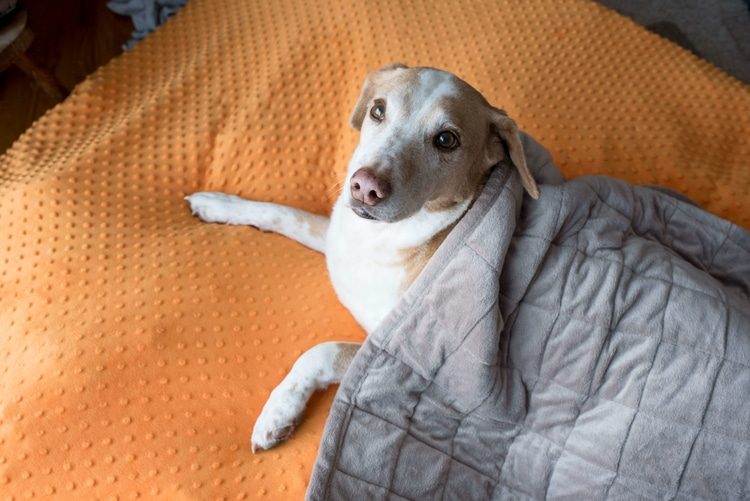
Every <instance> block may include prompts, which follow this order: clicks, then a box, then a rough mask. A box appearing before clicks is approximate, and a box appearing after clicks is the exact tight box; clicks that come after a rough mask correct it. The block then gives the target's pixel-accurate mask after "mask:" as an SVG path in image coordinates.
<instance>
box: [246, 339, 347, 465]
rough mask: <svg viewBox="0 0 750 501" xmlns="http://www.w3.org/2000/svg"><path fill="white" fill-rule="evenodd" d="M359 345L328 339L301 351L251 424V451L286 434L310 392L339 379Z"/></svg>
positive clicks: (272, 442) (269, 443)
mask: <svg viewBox="0 0 750 501" xmlns="http://www.w3.org/2000/svg"><path fill="white" fill-rule="evenodd" d="M360 346H361V345H359V344H356V343H337V342H328V343H321V344H318V345H316V346H313V347H312V348H310V349H309V350H307V351H306V352H305V353H303V354H302V355H301V356H300V357H299V358H298V359H297V361H296V362H295V363H294V366H293V367H292V370H291V371H289V374H287V376H286V377H285V378H284V380H283V381H282V382H281V383H280V384H279V385H278V386H277V387H276V388H274V390H273V391H272V392H271V396H270V397H269V398H268V401H267V402H266V405H265V406H263V411H261V413H260V416H259V417H258V420H257V421H256V422H255V427H254V428H253V435H252V439H251V446H252V450H253V452H255V451H257V450H262V449H270V448H271V447H273V446H275V445H276V444H278V443H279V442H282V441H284V440H286V439H287V438H289V436H290V435H291V434H292V432H294V429H295V427H296V426H297V424H298V423H299V421H300V419H302V414H303V413H304V411H305V406H306V405H307V401H308V400H309V399H310V396H311V395H312V394H313V392H315V390H323V389H325V388H327V387H328V386H329V385H331V384H334V383H339V382H340V381H341V378H343V377H344V374H345V373H346V369H347V368H348V367H349V364H350V363H351V361H352V359H353V358H354V355H355V354H356V353H357V350H359V347H360Z"/></svg>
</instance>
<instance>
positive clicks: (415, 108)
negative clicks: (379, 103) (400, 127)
mask: <svg viewBox="0 0 750 501" xmlns="http://www.w3.org/2000/svg"><path fill="white" fill-rule="evenodd" d="M389 84H390V85H387V93H388V94H389V96H388V98H389V101H392V102H394V104H396V103H397V105H398V106H400V107H402V109H403V111H404V112H405V113H407V114H409V115H412V116H414V117H415V118H416V117H417V116H419V117H421V118H422V119H424V118H425V115H430V116H432V117H437V116H441V115H454V116H455V115H464V114H466V113H471V110H473V109H475V107H476V106H482V105H486V101H485V100H484V98H483V97H482V96H481V94H480V93H479V92H478V91H477V90H476V89H474V88H473V87H472V86H470V85H469V84H467V83H466V82H464V81H463V80H461V79H460V78H458V77H457V76H455V75H453V74H452V73H448V72H445V71H441V70H436V69H432V68H409V69H401V70H396V71H395V72H394V73H393V74H392V76H391V79H390V82H389Z"/></svg>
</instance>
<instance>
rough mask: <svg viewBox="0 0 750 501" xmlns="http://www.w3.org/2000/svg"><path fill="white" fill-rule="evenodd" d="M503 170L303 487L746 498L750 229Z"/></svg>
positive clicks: (614, 184)
mask: <svg viewBox="0 0 750 501" xmlns="http://www.w3.org/2000/svg"><path fill="white" fill-rule="evenodd" d="M525 143H526V148H527V152H528V157H529V160H530V162H529V163H530V164H531V166H532V168H533V169H534V170H535V172H536V176H537V178H538V179H539V180H540V182H541V183H542V186H541V187H542V195H541V197H540V199H539V200H538V201H533V200H530V199H528V197H527V198H525V199H523V197H522V190H521V186H520V184H519V182H518V180H517V178H516V175H515V174H512V171H511V169H508V168H506V167H501V168H498V169H496V170H495V172H494V173H493V174H492V176H491V177H490V179H489V181H488V183H487V185H486V186H485V188H484V190H483V192H482V194H481V196H480V197H479V199H478V200H477V201H476V203H475V204H474V205H473V206H472V208H471V209H470V210H469V212H468V213H467V214H466V216H465V217H464V218H463V219H462V220H461V221H460V222H459V224H458V225H457V226H456V227H455V228H454V230H453V231H452V232H451V233H450V235H449V236H448V238H447V239H446V241H445V242H444V243H443V245H442V246H441V247H440V248H439V249H438V251H437V253H436V254H435V255H434V256H433V258H432V259H431V260H430V262H429V263H428V265H427V267H426V268H425V270H424V271H423V273H422V274H421V276H420V277H419V278H418V279H417V281H416V282H415V283H414V284H413V285H412V287H411V288H410V289H409V291H408V292H407V293H406V295H405V297H404V298H403V300H402V301H401V303H400V304H399V305H398V307H397V308H395V310H394V311H392V312H391V314H390V316H389V317H387V319H386V320H385V321H384V322H383V324H382V325H381V326H380V327H379V328H378V329H377V331H376V332H374V333H373V334H371V335H370V336H369V337H368V339H367V342H366V343H365V345H364V346H363V348H362V349H361V351H360V352H359V354H358V355H357V356H356V358H355V360H354V362H353V364H352V366H351V368H350V369H349V372H348V373H347V375H346V377H345V379H344V381H343V382H342V384H341V387H340V388H339V391H338V393H337V395H336V399H335V401H334V404H333V406H332V409H331V414H330V417H329V419H328V423H327V425H326V429H325V432H324V436H323V439H322V442H321V446H320V451H319V455H318V458H317V461H316V464H315V467H314V471H313V476H312V479H311V483H310V486H309V489H308V497H309V498H310V499H402V498H409V499H460V500H468V499H529V498H534V499H538V498H544V497H548V498H555V499H575V500H578V499H601V498H612V499H653V498H662V499H663V498H674V497H677V498H684V499H688V498H690V499H692V498H708V499H742V498H744V499H748V498H750V299H749V296H750V233H748V232H747V231H745V230H743V229H741V228H738V227H736V226H734V225H732V224H730V223H728V222H727V221H724V220H722V219H719V218H717V217H715V216H713V215H711V214H709V213H707V212H704V211H703V210H701V209H700V208H698V207H695V206H693V205H691V204H690V203H688V202H686V201H685V200H684V199H681V198H679V197H675V196H672V195H670V194H668V193H664V192H662V191H660V190H656V189H652V188H646V187H634V186H631V185H628V184H625V183H622V182H619V181H616V180H614V179H610V178H605V177H589V178H579V179H576V180H574V181H570V182H562V179H561V178H560V176H559V174H558V173H557V171H556V169H555V168H554V166H553V165H552V162H551V160H550V158H549V155H548V154H547V153H546V151H544V149H543V148H542V147H541V146H539V145H538V144H536V143H534V142H533V140H530V139H529V138H526V139H525Z"/></svg>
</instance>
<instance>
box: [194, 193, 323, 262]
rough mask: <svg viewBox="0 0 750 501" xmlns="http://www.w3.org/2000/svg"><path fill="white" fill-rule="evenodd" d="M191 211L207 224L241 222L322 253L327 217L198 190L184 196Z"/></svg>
mask: <svg viewBox="0 0 750 501" xmlns="http://www.w3.org/2000/svg"><path fill="white" fill-rule="evenodd" d="M185 200H187V201H188V202H189V203H190V209H191V210H192V211H193V214H194V215H196V216H198V217H199V218H201V219H202V220H203V221H206V222H208V223H225V224H241V225H248V226H255V227H257V228H259V229H261V230H263V231H273V232H274V233H280V234H281V235H284V236H285V237H289V238H291V239H292V240H296V241H297V242H299V243H301V244H302V245H305V246H307V247H310V248H311V249H314V250H316V251H318V252H325V241H326V233H327V232H328V218H327V217H324V216H319V215H317V214H312V213H310V212H305V211H303V210H299V209H294V208H292V207H286V206H283V205H278V204H273V203H268V202H254V201H252V200H245V199H243V198H240V197H238V196H235V195H227V194H224V193H214V192H198V193H193V194H192V195H188V196H186V197H185Z"/></svg>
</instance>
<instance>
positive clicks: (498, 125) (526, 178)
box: [490, 108, 539, 200]
mask: <svg viewBox="0 0 750 501" xmlns="http://www.w3.org/2000/svg"><path fill="white" fill-rule="evenodd" d="M490 127H491V129H492V130H491V135H492V137H491V138H490V141H493V142H494V141H497V143H495V144H494V145H492V146H491V148H492V149H497V148H503V144H505V146H506V147H507V149H508V154H509V155H510V160H511V162H513V165H514V166H515V167H516V169H517V170H518V174H519V175H520V176H521V184H522V185H523V187H524V189H526V192H527V193H528V194H529V196H530V197H531V198H533V199H534V200H536V199H538V198H539V188H538V187H537V185H536V181H535V180H534V176H532V175H531V171H530V170H529V166H528V165H527V164H526V154H525V153H524V151H523V143H522V142H521V135H520V134H519V133H518V126H517V125H516V122H514V121H513V119H512V118H510V117H509V116H508V114H507V113H506V112H505V111H504V110H501V109H498V108H492V110H491V118H490ZM498 143H499V144H498ZM490 155H492V153H490ZM496 155H497V156H499V157H500V158H498V159H497V160H501V159H502V157H503V153H502V151H500V152H497V153H496ZM492 156H495V155H492Z"/></svg>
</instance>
